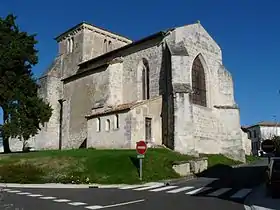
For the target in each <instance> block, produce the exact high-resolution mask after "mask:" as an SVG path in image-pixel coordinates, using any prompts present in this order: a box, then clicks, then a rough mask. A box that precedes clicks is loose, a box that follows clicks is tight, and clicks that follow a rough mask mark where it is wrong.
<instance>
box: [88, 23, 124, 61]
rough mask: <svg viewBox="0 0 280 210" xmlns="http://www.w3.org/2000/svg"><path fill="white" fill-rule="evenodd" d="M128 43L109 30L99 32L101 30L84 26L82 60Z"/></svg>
mask: <svg viewBox="0 0 280 210" xmlns="http://www.w3.org/2000/svg"><path fill="white" fill-rule="evenodd" d="M105 42H106V43H105ZM109 43H111V44H109ZM128 43H129V42H124V41H122V40H119V39H118V38H117V37H116V36H115V35H113V34H111V33H109V32H103V33H101V31H93V30H90V29H88V28H85V29H84V40H83V61H86V60H89V59H91V58H95V57H97V56H100V55H102V54H105V53H107V52H110V51H112V50H114V49H117V48H120V47H122V46H124V45H127V44H128Z"/></svg>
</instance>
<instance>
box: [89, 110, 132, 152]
mask: <svg viewBox="0 0 280 210" xmlns="http://www.w3.org/2000/svg"><path fill="white" fill-rule="evenodd" d="M117 115H118V119H119V120H118V121H119V127H118V128H115V127H114V123H115V122H114V120H116V119H115V114H111V115H106V116H100V117H96V118H91V119H88V121H87V130H88V134H87V142H88V143H87V147H92V148H107V149H116V148H118V149H124V148H126V149H130V148H131V116H130V114H129V113H128V112H121V113H117ZM98 120H99V122H100V124H101V129H100V131H99V130H97V126H98V123H99V122H98ZM106 120H109V121H110V129H109V130H108V131H106V130H105V123H106Z"/></svg>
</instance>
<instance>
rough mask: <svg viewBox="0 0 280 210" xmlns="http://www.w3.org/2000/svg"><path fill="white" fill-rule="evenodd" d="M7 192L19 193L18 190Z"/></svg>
mask: <svg viewBox="0 0 280 210" xmlns="http://www.w3.org/2000/svg"><path fill="white" fill-rule="evenodd" d="M8 192H9V193H19V192H20V191H19V190H9V191H8Z"/></svg>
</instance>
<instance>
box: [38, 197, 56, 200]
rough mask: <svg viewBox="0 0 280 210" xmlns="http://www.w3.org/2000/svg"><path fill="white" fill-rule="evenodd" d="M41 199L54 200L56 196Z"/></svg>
mask: <svg viewBox="0 0 280 210" xmlns="http://www.w3.org/2000/svg"><path fill="white" fill-rule="evenodd" d="M40 199H44V200H53V199H56V197H40Z"/></svg>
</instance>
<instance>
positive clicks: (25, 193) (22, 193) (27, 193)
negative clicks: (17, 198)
mask: <svg viewBox="0 0 280 210" xmlns="http://www.w3.org/2000/svg"><path fill="white" fill-rule="evenodd" d="M17 194H18V195H30V194H31V193H29V192H19V193H17Z"/></svg>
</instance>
